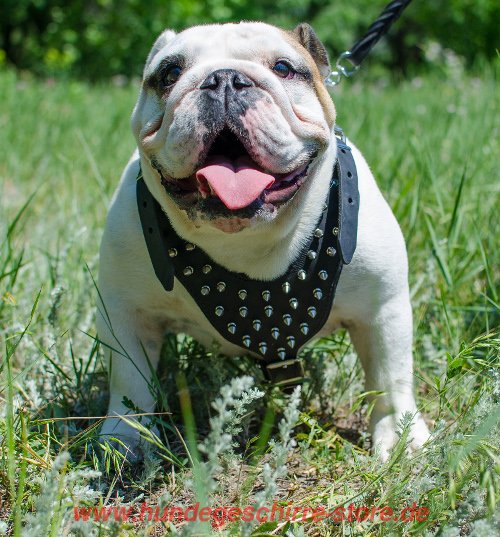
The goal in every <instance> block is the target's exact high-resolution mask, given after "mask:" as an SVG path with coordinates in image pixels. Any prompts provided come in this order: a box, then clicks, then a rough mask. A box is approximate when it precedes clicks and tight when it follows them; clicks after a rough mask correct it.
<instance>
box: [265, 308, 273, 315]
mask: <svg viewBox="0 0 500 537" xmlns="http://www.w3.org/2000/svg"><path fill="white" fill-rule="evenodd" d="M264 313H265V314H266V315H267V316H268V317H271V315H272V314H273V307H272V306H266V307H265V308H264Z"/></svg>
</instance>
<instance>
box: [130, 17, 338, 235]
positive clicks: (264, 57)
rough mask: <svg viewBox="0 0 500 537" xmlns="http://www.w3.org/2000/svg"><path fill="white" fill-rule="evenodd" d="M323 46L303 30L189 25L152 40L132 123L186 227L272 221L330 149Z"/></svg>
mask: <svg viewBox="0 0 500 537" xmlns="http://www.w3.org/2000/svg"><path fill="white" fill-rule="evenodd" d="M328 73H329V63H328V57H327V54H326V51H325V48H324V47H323V45H322V44H321V42H320V41H319V39H318V38H317V37H316V35H315V33H314V31H313V30H312V28H311V27H310V26H309V25H307V24H301V25H299V26H298V27H297V28H296V29H295V30H294V31H291V32H286V31H284V30H281V29H279V28H276V27H274V26H270V25H268V24H264V23H253V22H252V23H246V22H245V23H240V24H223V25H209V26H197V27H193V28H189V29H187V30H185V31H183V32H181V33H179V34H175V33H174V32H172V31H170V30H168V31H166V32H164V33H163V34H161V35H160V37H159V38H158V40H157V41H156V43H155V44H154V46H153V48H152V50H151V52H150V54H149V57H148V59H147V62H146V67H145V70H144V78H143V84H142V89H141V93H140V96H139V100H138V102H137V104H136V107H135V110H134V114H133V116H132V127H133V130H134V134H135V136H136V138H137V143H138V147H139V150H140V153H141V155H142V161H143V166H148V167H149V168H150V171H151V174H152V175H153V176H154V177H155V181H157V183H158V185H159V184H161V186H162V189H164V191H165V193H166V195H167V197H168V198H169V199H171V200H173V201H174V202H175V204H176V207H177V208H178V209H180V210H181V211H185V212H186V214H187V215H188V217H189V218H190V219H191V220H193V221H195V222H196V221H198V222H199V221H202V222H204V221H206V222H208V223H211V224H212V225H214V226H215V227H218V228H220V229H222V230H224V231H236V230H239V229H242V228H243V227H247V226H249V225H255V224H258V223H259V222H262V221H270V220H272V219H274V218H276V216H277V215H278V214H279V212H280V210H281V209H282V208H283V207H284V206H286V205H287V203H288V202H289V201H290V200H291V199H292V198H294V197H295V196H296V195H300V191H301V189H302V187H303V185H305V184H307V182H308V174H310V171H311V169H312V168H314V166H315V162H317V160H318V159H320V158H321V156H322V155H323V153H324V152H325V150H326V148H327V147H328V145H329V143H330V136H331V130H332V126H333V124H334V121H335V110H334V107H333V103H332V101H331V99H330V97H329V95H328V93H327V91H326V88H325V86H324V83H323V80H324V78H325V77H326V76H327V75H328Z"/></svg>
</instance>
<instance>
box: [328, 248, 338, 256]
mask: <svg viewBox="0 0 500 537" xmlns="http://www.w3.org/2000/svg"><path fill="white" fill-rule="evenodd" d="M336 253H337V250H335V248H333V247H332V246H328V248H327V249H326V255H329V256H330V257H333V256H334V255H335V254H336Z"/></svg>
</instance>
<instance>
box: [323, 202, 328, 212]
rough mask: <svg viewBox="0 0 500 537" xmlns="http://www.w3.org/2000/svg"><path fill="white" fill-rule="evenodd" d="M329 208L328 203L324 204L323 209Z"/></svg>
mask: <svg viewBox="0 0 500 537" xmlns="http://www.w3.org/2000/svg"><path fill="white" fill-rule="evenodd" d="M327 209H328V205H327V204H326V203H324V204H323V211H326V210H327Z"/></svg>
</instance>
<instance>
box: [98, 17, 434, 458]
mask: <svg viewBox="0 0 500 537" xmlns="http://www.w3.org/2000/svg"><path fill="white" fill-rule="evenodd" d="M329 72H330V67H329V63H328V58H327V54H326V51H325V49H324V47H323V45H322V44H321V42H320V41H319V40H318V39H317V37H316V35H315V34H314V32H313V30H312V29H311V28H310V27H309V26H308V25H307V24H301V25H299V26H298V27H297V28H296V29H295V30H294V31H292V32H287V31H283V30H280V29H278V28H275V27H273V26H270V25H267V24H263V23H240V24H223V25H212V26H200V27H194V28H190V29H188V30H185V31H183V32H181V33H179V34H175V33H174V32H172V31H166V32H164V33H163V34H162V35H160V37H159V38H158V39H157V41H156V43H155V44H154V46H153V48H152V50H151V52H150V54H149V56H148V58H147V61H146V66H145V68H144V77H143V82H142V87H141V91H140V94H139V98H138V100H137V104H136V106H135V109H134V112H133V115H132V129H133V133H134V135H135V138H136V141H137V150H136V151H135V153H134V154H133V155H132V158H131V159H130V161H129V163H128V165H127V167H126V168H125V171H124V173H123V175H122V178H121V181H120V184H119V185H118V189H117V191H116V193H115V196H114V198H113V201H112V204H111V208H110V210H109V214H108V218H107V223H106V228H105V231H104V236H103V239H102V245H101V258H100V273H99V290H100V303H99V305H98V334H99V338H100V339H101V340H102V341H103V343H104V347H105V352H106V355H107V361H108V369H109V374H110V403H109V412H108V414H109V415H110V416H116V415H125V414H127V413H130V410H129V409H127V408H126V407H125V406H124V404H123V401H124V398H128V399H130V400H132V401H133V402H134V404H135V405H136V406H137V407H138V408H140V409H142V410H143V411H144V412H153V411H154V409H155V401H154V399H153V396H152V395H151V393H150V390H149V388H148V380H149V378H150V376H151V370H150V364H152V365H153V367H156V365H157V363H158V359H159V353H160V347H161V344H162V339H163V336H164V334H165V332H166V331H170V332H183V333H187V334H190V335H191V336H193V337H194V338H195V339H197V340H198V341H200V342H201V343H203V344H206V345H211V344H212V343H213V342H214V340H215V341H217V342H218V343H219V344H220V346H221V350H222V352H223V353H225V354H233V355H235V354H241V353H248V354H250V355H254V356H255V357H256V358H258V359H260V360H261V361H262V362H263V363H264V365H265V366H266V374H267V375H268V377H269V378H270V379H272V380H278V381H281V382H284V383H287V382H289V381H293V380H295V379H294V378H290V376H291V377H294V376H295V377H296V376H297V375H299V372H300V368H299V367H298V366H297V363H298V361H297V360H296V356H297V353H298V351H299V350H300V348H301V346H303V345H304V344H305V343H306V342H308V341H311V338H314V337H321V336H324V335H326V334H329V333H331V332H332V331H334V330H335V329H337V328H340V327H344V328H347V329H348V331H349V334H350V337H351V340H352V342H353V344H354V346H355V349H356V351H357V353H358V355H359V358H360V360H361V363H362V365H363V369H364V371H365V375H366V388H367V390H373V391H377V392H382V395H379V396H378V397H377V398H376V400H375V406H374V410H373V412H372V416H371V425H370V427H371V432H372V434H373V445H374V447H375V448H376V449H378V451H379V453H380V454H381V456H382V457H383V458H387V456H388V452H389V450H390V448H391V447H392V446H393V445H394V443H395V441H396V439H397V435H396V430H397V426H398V422H399V421H400V419H401V417H402V415H403V414H404V413H405V412H410V413H411V414H412V415H413V425H412V430H411V437H412V441H411V447H412V448H418V447H420V446H421V445H422V444H423V443H424V442H425V440H426V439H427V436H428V431H427V427H426V425H425V423H424V421H423V419H422V417H421V416H420V414H419V413H418V412H417V408H416V405H415V399H414V395H413V381H412V379H413V371H412V313H411V306H410V298H409V289H408V278H407V257H406V248H405V243H404V240H403V237H402V234H401V231H400V229H399V226H398V223H397V222H396V220H395V218H394V216H393V214H392V212H391V210H390V208H389V206H388V205H387V203H386V202H385V200H384V198H383V197H382V195H381V193H380V191H379V189H378V187H377V185H376V183H375V180H374V178H373V176H372V174H371V172H370V170H369V168H368V165H367V164H366V162H365V160H364V159H363V157H362V155H361V154H360V153H359V151H358V150H357V149H356V147H355V146H354V145H353V144H352V142H351V141H350V140H345V139H339V137H338V136H336V129H335V108H334V105H333V103H332V101H331V99H330V96H329V95H328V93H327V91H326V88H325V85H324V82H323V80H324V78H325V77H326V76H327V75H328V74H329ZM356 179H357V184H356ZM353 252H354V255H352V254H353ZM351 257H352V259H351ZM225 297H226V298H225ZM283 363H287V364H289V367H288V368H287V369H288V373H286V374H285V375H284V376H283V375H282V373H283V371H285V368H283V367H282V364H283ZM290 373H291V375H290ZM172 389H174V387H172ZM101 435H102V437H103V440H105V439H106V438H109V437H119V438H120V439H121V440H122V441H123V442H124V444H125V445H127V446H128V447H129V448H130V450H131V452H132V453H137V451H138V450H139V448H140V445H139V440H140V438H139V435H138V432H137V431H136V429H134V428H133V427H131V426H130V425H128V424H127V423H126V422H125V421H123V420H120V419H115V418H112V417H111V418H108V419H107V420H106V421H105V423H104V425H103V428H102V432H101Z"/></svg>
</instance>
